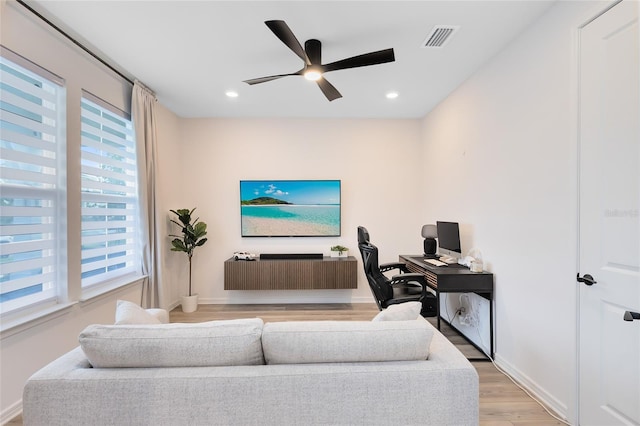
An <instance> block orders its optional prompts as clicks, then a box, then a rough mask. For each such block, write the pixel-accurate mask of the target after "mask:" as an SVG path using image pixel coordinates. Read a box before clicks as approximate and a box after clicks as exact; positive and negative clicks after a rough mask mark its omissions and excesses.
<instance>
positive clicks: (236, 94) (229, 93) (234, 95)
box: [225, 90, 238, 98]
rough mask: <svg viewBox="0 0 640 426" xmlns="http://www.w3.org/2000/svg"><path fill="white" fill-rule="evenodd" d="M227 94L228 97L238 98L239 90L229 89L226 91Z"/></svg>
mask: <svg viewBox="0 0 640 426" xmlns="http://www.w3.org/2000/svg"><path fill="white" fill-rule="evenodd" d="M225 95H227V97H229V98H237V97H238V92H236V91H234V90H227V91H226V92H225Z"/></svg>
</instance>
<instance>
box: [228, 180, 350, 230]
mask: <svg viewBox="0 0 640 426" xmlns="http://www.w3.org/2000/svg"><path fill="white" fill-rule="evenodd" d="M240 224H241V228H242V236H243V237H339V236H340V181H339V180H242V181H240Z"/></svg>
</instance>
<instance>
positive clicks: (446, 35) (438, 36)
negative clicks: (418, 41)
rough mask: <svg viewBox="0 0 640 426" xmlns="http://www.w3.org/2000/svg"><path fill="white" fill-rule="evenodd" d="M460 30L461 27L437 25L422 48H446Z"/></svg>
mask: <svg viewBox="0 0 640 426" xmlns="http://www.w3.org/2000/svg"><path fill="white" fill-rule="evenodd" d="M458 29H460V27H459V26H455V25H436V26H435V27H433V29H432V30H431V32H430V33H429V35H428V36H427V38H426V39H425V40H424V43H422V47H424V48H431V47H444V46H445V45H446V44H447V43H448V42H449V40H451V36H452V35H453V33H455V32H456V31H458Z"/></svg>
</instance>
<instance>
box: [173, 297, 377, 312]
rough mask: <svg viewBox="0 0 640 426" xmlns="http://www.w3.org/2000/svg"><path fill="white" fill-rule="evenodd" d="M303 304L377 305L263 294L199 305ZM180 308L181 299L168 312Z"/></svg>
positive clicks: (356, 300)
mask: <svg viewBox="0 0 640 426" xmlns="http://www.w3.org/2000/svg"><path fill="white" fill-rule="evenodd" d="M279 303H290V304H301V303H375V301H374V300H373V298H372V297H371V296H354V297H348V298H345V297H344V296H340V295H337V296H336V295H335V294H332V295H327V296H325V297H318V296H314V297H313V298H309V297H300V296H296V295H283V294H278V295H271V296H270V295H267V294H264V293H261V294H246V295H243V297H242V298H223V297H207V298H205V297H200V298H199V299H198V304H200V305H245V304H246V305H265V304H279ZM178 306H180V299H178V300H175V301H173V302H171V303H170V304H169V306H168V308H167V309H168V310H169V311H170V310H172V309H174V308H176V307H178Z"/></svg>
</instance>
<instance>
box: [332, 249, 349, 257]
mask: <svg viewBox="0 0 640 426" xmlns="http://www.w3.org/2000/svg"><path fill="white" fill-rule="evenodd" d="M341 253H342V254H341ZM348 256H349V250H345V251H343V252H339V251H331V257H348Z"/></svg>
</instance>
